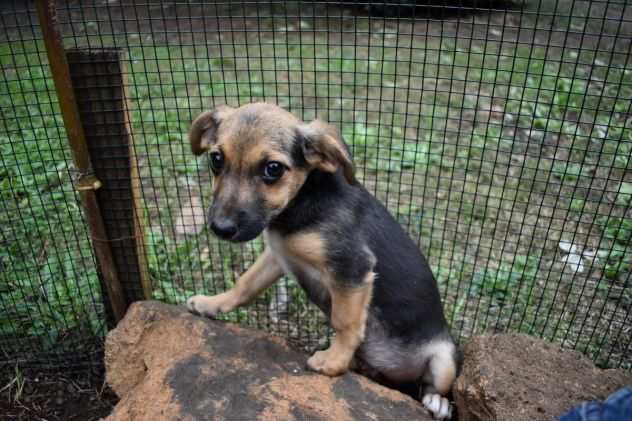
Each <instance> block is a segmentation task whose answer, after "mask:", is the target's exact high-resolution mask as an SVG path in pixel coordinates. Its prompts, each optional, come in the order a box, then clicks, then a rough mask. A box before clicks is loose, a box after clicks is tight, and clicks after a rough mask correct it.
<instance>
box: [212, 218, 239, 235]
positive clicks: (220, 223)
mask: <svg viewBox="0 0 632 421" xmlns="http://www.w3.org/2000/svg"><path fill="white" fill-rule="evenodd" d="M211 229H212V230H213V232H214V233H215V234H216V235H217V236H218V237H220V238H224V239H230V238H233V236H234V235H235V234H237V224H235V222H233V221H231V220H230V219H218V220H214V221H213V222H211Z"/></svg>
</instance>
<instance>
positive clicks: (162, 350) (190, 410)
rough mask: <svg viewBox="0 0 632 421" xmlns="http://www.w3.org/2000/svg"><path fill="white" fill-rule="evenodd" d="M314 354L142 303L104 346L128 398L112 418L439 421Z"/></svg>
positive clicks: (115, 385) (113, 376) (111, 373)
mask: <svg viewBox="0 0 632 421" xmlns="http://www.w3.org/2000/svg"><path fill="white" fill-rule="evenodd" d="M306 358H307V356H306V355H304V354H302V353H300V352H297V351H294V350H292V349H290V348H289V347H288V346H287V344H286V343H285V341H283V340H282V339H279V338H277V337H273V336H270V335H267V334H264V333H261V332H256V331H252V330H248V329H243V328H240V327H237V326H234V325H231V324H226V323H221V322H217V321H212V320H208V319H204V318H201V317H197V316H193V315H191V314H189V313H188V312H187V311H186V310H185V309H184V308H181V307H176V306H169V305H166V304H161V303H157V302H151V301H148V302H140V303H135V304H133V305H132V306H131V307H130V309H129V311H128V313H127V315H126V316H125V318H124V319H123V320H122V321H121V322H120V323H119V325H118V327H117V328H116V329H114V330H113V331H111V332H110V333H109V334H108V337H107V340H106V347H105V364H106V379H107V382H108V383H109V384H110V386H111V387H112V389H113V390H114V392H116V394H117V395H118V396H119V397H120V398H121V401H120V402H119V404H118V405H117V406H116V408H115V409H114V411H113V412H112V414H111V415H110V417H109V418H108V420H134V421H141V420H152V421H153V420H169V419H177V420H210V419H214V420H215V419H216V420H220V419H226V420H231V421H232V420H257V419H259V420H292V419H297V420H303V419H310V420H336V421H338V420H354V419H362V420H364V419H375V420H383V419H410V420H412V419H414V420H430V419H431V418H430V417H429V416H428V415H427V413H426V412H425V411H424V410H423V409H422V407H421V404H420V403H419V402H417V401H415V400H413V399H411V398H410V397H408V396H405V395H403V394H401V393H399V392H396V391H393V390H390V389H387V388H384V387H382V386H379V385H377V384H375V383H372V382H371V381H369V380H367V379H366V378H364V377H362V376H359V375H357V374H347V375H344V376H342V377H338V378H328V377H325V376H322V375H319V374H315V373H311V372H308V371H306V370H305V369H304V367H305V361H306Z"/></svg>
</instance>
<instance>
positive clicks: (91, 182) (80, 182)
mask: <svg viewBox="0 0 632 421" xmlns="http://www.w3.org/2000/svg"><path fill="white" fill-rule="evenodd" d="M102 185H103V183H101V180H99V179H98V178H97V176H96V175H94V174H79V177H78V178H77V180H76V181H75V189H77V191H86V190H98V189H99V188H101V186H102Z"/></svg>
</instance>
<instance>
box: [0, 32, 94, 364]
mask: <svg viewBox="0 0 632 421" xmlns="http://www.w3.org/2000/svg"><path fill="white" fill-rule="evenodd" d="M39 48H41V45H40V44H36V43H25V44H23V45H22V46H20V45H16V44H6V43H5V44H2V45H0V64H1V65H2V66H3V68H5V73H4V75H5V77H4V79H3V80H2V83H0V106H1V107H2V110H3V116H2V126H1V129H0V157H1V158H0V160H1V161H2V165H0V202H1V203H2V208H1V209H2V211H1V212H0V226H1V227H2V229H1V232H2V236H1V237H0V244H1V246H0V306H1V308H2V311H1V312H0V313H1V315H0V338H2V341H3V343H5V344H7V348H6V350H7V352H8V353H11V352H20V353H23V354H22V355H23V357H26V355H28V352H29V351H30V350H31V349H34V348H35V349H36V348H37V347H38V346H40V347H42V348H43V349H46V350H52V349H54V350H56V351H63V350H64V349H65V350H68V349H72V348H74V347H75V346H77V342H79V344H80V343H81V337H82V336H84V337H85V336H86V335H87V336H88V337H92V336H93V335H94V334H95V333H99V334H102V333H103V332H104V322H103V321H102V320H101V318H102V311H100V310H99V308H100V305H99V304H98V303H99V302H100V301H101V298H100V292H99V287H98V282H97V274H96V268H95V264H94V258H93V257H92V253H91V252H90V242H89V241H88V236H87V233H86V228H85V225H84V224H83V222H82V214H81V211H80V208H79V205H78V203H77V197H76V193H75V192H74V190H73V188H72V183H71V180H70V171H71V167H72V164H70V162H71V160H70V156H69V153H68V147H67V145H66V140H65V137H64V131H63V124H62V121H61V118H60V116H59V110H58V108H57V106H56V105H53V100H54V98H55V96H54V93H53V83H52V79H51V77H50V74H49V73H48V70H47V69H45V68H43V67H40V66H37V65H35V64H34V63H37V60H38V59H39V58H38V55H37V54H36V53H34V51H36V50H37V49H39ZM8 54H13V57H14V59H13V60H12V59H11V58H10V57H9V56H8ZM19 66H28V68H27V70H24V67H22V69H21V70H20V71H19V72H18V71H17V69H16V71H15V72H12V71H11V68H12V67H16V68H17V67H19ZM93 301H94V302H96V303H97V304H94V303H93ZM34 344H39V345H34Z"/></svg>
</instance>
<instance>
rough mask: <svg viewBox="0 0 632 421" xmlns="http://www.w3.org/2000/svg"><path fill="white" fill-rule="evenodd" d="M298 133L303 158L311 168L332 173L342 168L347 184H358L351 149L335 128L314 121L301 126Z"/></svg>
mask: <svg viewBox="0 0 632 421" xmlns="http://www.w3.org/2000/svg"><path fill="white" fill-rule="evenodd" d="M297 131H298V134H299V138H300V141H301V142H302V145H301V146H302V149H303V156H304V157H305V161H307V163H308V164H309V165H310V166H312V167H314V168H318V169H319V170H321V171H325V172H331V173H333V172H336V171H337V170H338V169H339V168H342V173H343V174H344V176H345V179H346V180H347V182H348V183H349V184H355V183H357V181H356V178H355V175H354V172H355V169H354V167H353V161H352V159H351V153H350V152H349V148H347V145H346V144H345V142H344V140H343V139H342V135H341V134H340V132H339V131H338V130H337V129H336V128H335V127H334V126H332V125H330V124H327V123H325V122H323V121H320V120H314V121H312V122H311V123H309V124H303V125H301V126H299V127H298V129H297Z"/></svg>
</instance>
